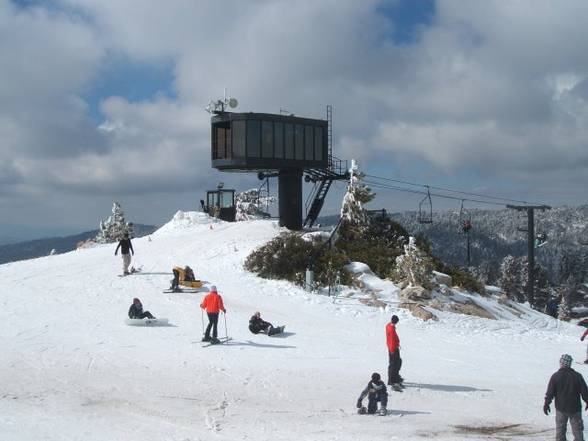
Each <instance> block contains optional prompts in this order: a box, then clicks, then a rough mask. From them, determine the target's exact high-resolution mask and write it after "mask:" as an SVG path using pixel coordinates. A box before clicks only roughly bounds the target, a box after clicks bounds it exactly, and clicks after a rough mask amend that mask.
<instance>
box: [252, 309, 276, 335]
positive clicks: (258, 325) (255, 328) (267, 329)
mask: <svg viewBox="0 0 588 441" xmlns="http://www.w3.org/2000/svg"><path fill="white" fill-rule="evenodd" d="M284 328H285V326H278V327H277V328H276V327H274V325H272V324H271V323H269V322H266V321H264V320H263V319H262V318H261V313H260V312H259V311H257V312H256V313H255V314H253V315H252V316H251V318H250V319H249V330H250V331H251V332H253V333H254V334H259V333H265V334H267V335H268V336H269V335H275V334H281V333H282V332H284Z"/></svg>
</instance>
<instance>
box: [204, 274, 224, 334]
mask: <svg viewBox="0 0 588 441" xmlns="http://www.w3.org/2000/svg"><path fill="white" fill-rule="evenodd" d="M200 307H201V308H202V309H204V310H205V311H206V315H208V326H207V327H206V331H205V332H204V337H203V338H202V341H209V342H211V343H212V344H218V343H220V340H219V339H218V338H217V325H218V314H219V312H220V311H222V312H223V313H224V314H226V312H227V310H226V309H225V305H224V304H223V298H222V297H221V296H220V295H219V294H218V292H216V286H214V285H212V286H211V287H210V290H209V293H208V294H206V296H205V297H204V299H203V300H202V303H201V304H200ZM211 328H212V338H210V329H211Z"/></svg>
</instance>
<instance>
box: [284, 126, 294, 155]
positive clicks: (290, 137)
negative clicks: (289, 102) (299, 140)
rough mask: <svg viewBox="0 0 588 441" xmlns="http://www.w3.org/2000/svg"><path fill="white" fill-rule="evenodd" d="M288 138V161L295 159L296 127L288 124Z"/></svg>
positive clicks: (286, 141)
mask: <svg viewBox="0 0 588 441" xmlns="http://www.w3.org/2000/svg"><path fill="white" fill-rule="evenodd" d="M285 128H286V132H285V134H286V136H285V138H286V139H285V142H284V144H285V146H286V159H294V126H293V125H292V124H286V125H285Z"/></svg>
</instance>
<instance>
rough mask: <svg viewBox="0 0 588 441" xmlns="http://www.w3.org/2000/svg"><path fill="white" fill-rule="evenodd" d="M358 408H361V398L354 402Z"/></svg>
mask: <svg viewBox="0 0 588 441" xmlns="http://www.w3.org/2000/svg"><path fill="white" fill-rule="evenodd" d="M356 406H357V408H358V409H361V400H357V404H356Z"/></svg>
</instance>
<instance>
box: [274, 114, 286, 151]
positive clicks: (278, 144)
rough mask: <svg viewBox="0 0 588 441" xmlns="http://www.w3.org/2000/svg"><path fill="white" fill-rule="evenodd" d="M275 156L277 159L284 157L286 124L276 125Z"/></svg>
mask: <svg viewBox="0 0 588 441" xmlns="http://www.w3.org/2000/svg"><path fill="white" fill-rule="evenodd" d="M274 148H275V150H274V156H275V157H276V158H280V159H281V158H283V157H284V123H275V124H274Z"/></svg>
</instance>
